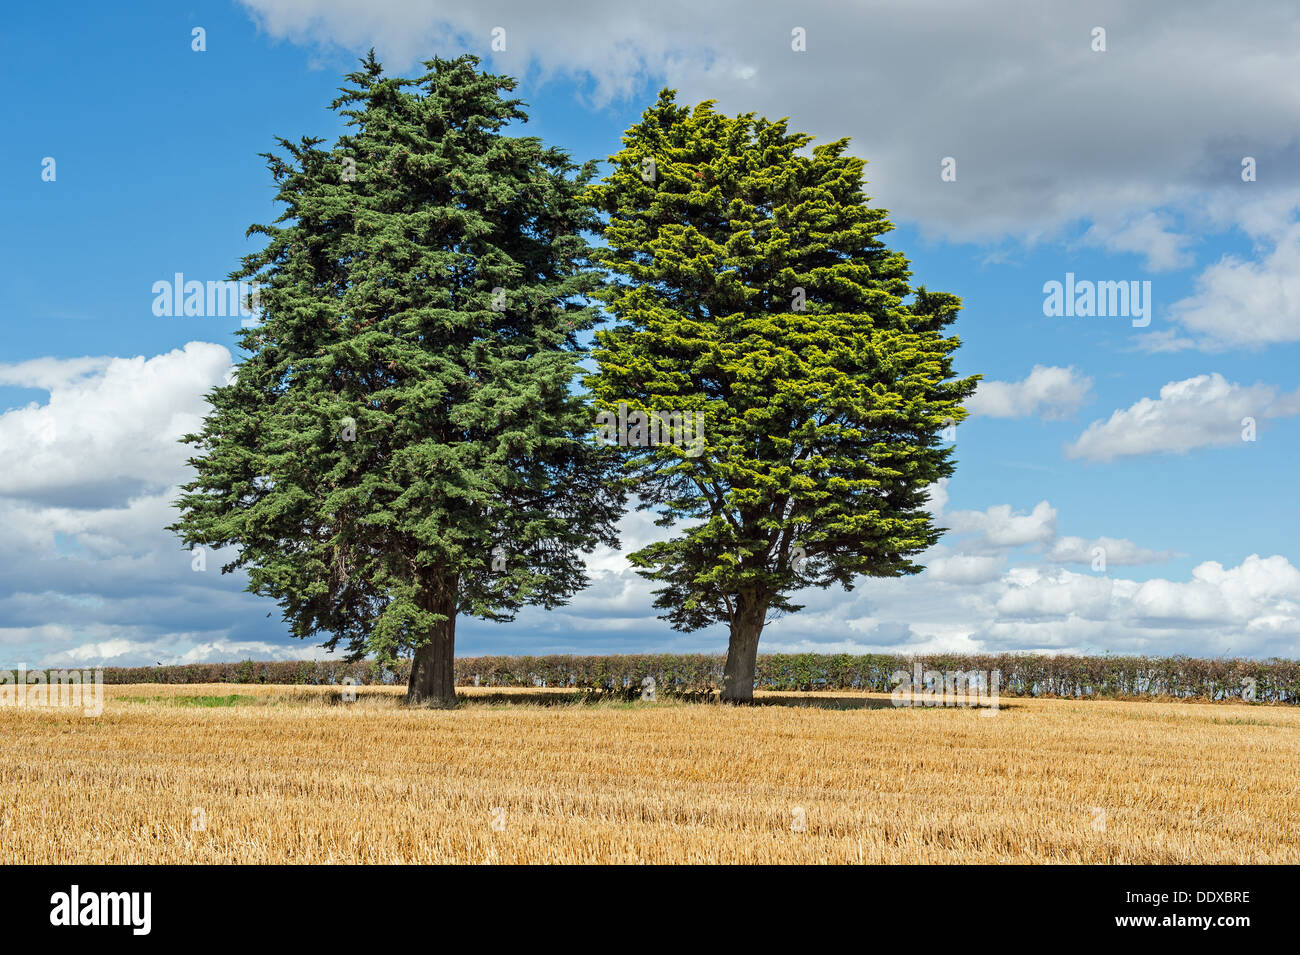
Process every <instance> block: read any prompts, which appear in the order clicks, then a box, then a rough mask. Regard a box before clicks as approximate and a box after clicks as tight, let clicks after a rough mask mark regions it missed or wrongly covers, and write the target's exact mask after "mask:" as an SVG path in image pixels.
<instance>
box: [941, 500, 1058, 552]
mask: <svg viewBox="0 0 1300 955" xmlns="http://www.w3.org/2000/svg"><path fill="white" fill-rule="evenodd" d="M943 522H944V525H945V526H947V527H948V528H949V529H950V530H952V531H953V532H955V533H957V534H978V535H979V536H978V538H977V539H976V542H975V543H974V544H973V545H972V549H981V548H993V549H1008V548H1014V547H1024V546H1025V545H1027V544H1046V543H1048V542H1050V541H1051V540H1052V539H1053V538H1055V537H1056V508H1054V507H1052V505H1051V504H1049V503H1048V502H1047V501H1039V502H1038V503H1037V504H1035V505H1034V509H1033V510H1032V511H1030V512H1029V513H1028V514H1017V513H1016V512H1014V511H1013V510H1012V509H1011V505H1010V504H995V505H994V506H993V507H990V508H987V509H985V510H983V511H953V512H951V513H949V514H945V515H944V517H943Z"/></svg>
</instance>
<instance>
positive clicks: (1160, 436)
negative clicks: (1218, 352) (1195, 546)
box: [1066, 372, 1300, 461]
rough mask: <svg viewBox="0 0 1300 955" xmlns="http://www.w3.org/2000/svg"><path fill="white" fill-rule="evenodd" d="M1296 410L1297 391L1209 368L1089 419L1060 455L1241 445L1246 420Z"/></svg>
mask: <svg viewBox="0 0 1300 955" xmlns="http://www.w3.org/2000/svg"><path fill="white" fill-rule="evenodd" d="M1296 414H1300V391H1296V392H1291V393H1289V394H1284V395H1278V393H1277V389H1275V388H1273V387H1271V386H1267V385H1253V386H1249V387H1245V386H1242V385H1239V384H1236V383H1233V382H1229V381H1228V380H1227V379H1226V378H1224V377H1223V376H1222V375H1220V374H1219V373H1218V372H1214V373H1212V374H1208V375H1197V376H1196V377H1194V378H1187V379H1184V380H1182V381H1171V382H1169V383H1168V384H1167V385H1165V386H1163V387H1162V388H1161V389H1160V397H1159V398H1142V399H1141V400H1139V401H1137V402H1136V403H1134V404H1133V405H1132V406H1130V407H1129V408H1126V409H1121V410H1118V411H1116V412H1115V413H1114V414H1112V415H1111V416H1110V418H1109V419H1107V420H1105V421H1101V420H1098V421H1094V422H1093V423H1092V424H1090V425H1088V427H1087V428H1086V429H1085V430H1084V432H1083V434H1081V435H1079V437H1078V438H1077V439H1076V440H1075V441H1074V442H1073V443H1071V444H1070V445H1068V446H1067V447H1066V454H1067V455H1068V456H1069V457H1071V458H1084V459H1087V460H1091V461H1110V460H1113V459H1115V458H1119V457H1125V456H1130V455H1140V454H1154V453H1158V452H1174V453H1179V454H1182V453H1186V452H1188V451H1192V450H1194V449H1196V448H1205V447H1213V446H1221V445H1231V444H1237V443H1241V441H1242V435H1243V430H1244V429H1246V428H1248V427H1249V423H1248V422H1245V419H1246V418H1252V419H1262V418H1267V417H1291V416H1294V415H1296ZM1256 423H1258V421H1257V422H1256Z"/></svg>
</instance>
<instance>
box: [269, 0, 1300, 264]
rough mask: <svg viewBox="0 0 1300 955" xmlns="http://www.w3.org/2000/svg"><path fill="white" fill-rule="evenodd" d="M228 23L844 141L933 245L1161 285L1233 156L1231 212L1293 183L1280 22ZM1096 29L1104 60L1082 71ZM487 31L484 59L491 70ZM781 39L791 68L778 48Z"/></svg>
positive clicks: (1053, 13) (581, 14) (1298, 167)
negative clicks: (477, 59) (1053, 252)
mask: <svg viewBox="0 0 1300 955" xmlns="http://www.w3.org/2000/svg"><path fill="white" fill-rule="evenodd" d="M244 5H245V7H246V8H247V9H248V10H249V11H250V13H251V15H252V16H253V18H254V20H255V21H256V22H257V23H258V24H259V25H260V26H261V28H262V29H263V30H264V31H265V32H266V33H267V34H268V35H269V36H271V37H272V38H275V39H288V40H291V41H294V42H297V43H300V44H304V45H307V46H308V47H310V48H311V49H312V50H313V53H314V55H315V54H319V53H321V52H322V51H324V52H325V53H326V55H335V54H337V57H336V58H337V59H338V60H339V62H340V64H342V63H343V62H345V61H346V59H347V58H349V57H350V56H351V55H355V54H358V53H361V52H364V50H365V49H366V48H368V47H370V46H375V47H376V48H377V49H378V51H379V52H380V54H381V55H382V56H383V57H385V58H386V59H387V61H388V62H389V63H390V65H391V66H392V67H393V68H395V69H402V70H407V69H410V68H411V67H412V66H414V65H415V64H416V63H417V61H418V60H420V59H423V58H424V57H426V56H429V55H431V54H433V53H438V54H441V55H444V56H446V55H454V54H457V53H459V52H462V51H464V50H469V51H471V52H477V53H479V54H482V55H487V54H489V53H490V54H491V56H492V59H493V63H494V65H495V67H496V68H498V69H501V70H504V71H507V72H511V73H514V74H516V75H527V76H528V77H529V78H530V79H531V80H534V81H536V80H544V79H545V78H547V77H549V76H555V75H564V76H568V77H572V78H574V79H576V80H578V81H579V82H580V83H585V84H586V88H587V90H588V93H589V95H590V97H591V98H592V99H593V100H594V101H596V102H597V103H599V102H604V101H607V100H609V99H610V98H614V97H626V96H629V95H632V94H635V95H642V91H643V88H644V86H645V85H646V84H654V85H657V84H660V83H665V84H667V85H671V86H674V87H677V88H679V89H680V90H681V93H682V98H683V99H684V100H685V101H688V102H696V101H699V100H702V99H716V100H718V102H719V106H720V108H722V109H725V110H728V111H731V112H736V111H749V110H755V111H758V112H760V113H762V114H765V115H767V116H770V117H773V118H776V117H781V116H789V117H790V119H791V121H792V123H793V125H794V126H795V127H796V128H800V129H806V130H808V131H810V132H812V133H814V134H815V135H817V136H819V137H821V138H822V139H834V138H839V137H841V136H845V135H848V136H851V137H853V139H854V149H855V150H856V151H857V153H858V154H860V155H862V156H865V157H866V158H868V159H869V160H870V161H871V166H870V167H869V170H868V176H869V178H870V180H871V191H872V194H873V195H874V196H875V197H876V198H877V199H878V200H879V201H880V202H881V203H882V204H883V205H884V206H885V207H886V208H889V209H891V210H893V211H894V214H895V216H896V217H897V218H899V219H900V220H907V221H911V222H915V223H918V224H920V225H921V226H922V227H923V228H924V229H925V230H926V231H927V232H929V233H933V234H936V235H942V236H945V237H948V238H958V239H973V240H997V239H999V238H1002V237H1011V238H1014V239H1017V240H1024V241H1027V242H1034V241H1037V240H1039V239H1042V238H1045V237H1050V236H1052V235H1054V234H1057V233H1060V232H1061V230H1062V229H1064V228H1066V227H1068V226H1071V225H1072V224H1074V223H1080V222H1087V223H1092V224H1093V225H1092V227H1091V230H1090V231H1086V232H1085V233H1084V242H1085V243H1086V244H1094V245H1100V246H1102V247H1104V248H1108V249H1110V250H1112V251H1121V252H1137V253H1140V254H1143V255H1146V256H1147V258H1148V265H1149V266H1150V267H1151V268H1153V269H1159V268H1169V267H1176V266H1179V265H1183V264H1185V263H1186V261H1187V244H1188V239H1187V236H1188V235H1196V234H1198V232H1200V231H1203V229H1202V228H1201V227H1202V226H1203V225H1204V223H1205V222H1206V221H1208V220H1206V219H1205V210H1206V209H1208V208H1209V207H1210V205H1211V204H1212V203H1211V202H1210V198H1209V197H1213V196H1220V197H1222V201H1221V202H1220V203H1219V204H1218V205H1216V206H1215V208H1220V209H1222V208H1227V207H1230V206H1231V205H1232V204H1233V202H1235V203H1236V204H1237V205H1238V206H1240V205H1242V201H1241V195H1240V192H1241V187H1242V185H1243V184H1242V182H1241V180H1240V173H1241V166H1240V161H1241V158H1242V151H1243V145H1242V144H1249V150H1250V154H1251V155H1252V156H1253V157H1254V158H1255V160H1256V162H1257V163H1258V166H1259V168H1260V169H1261V170H1264V171H1267V175H1263V174H1261V176H1260V180H1259V181H1258V182H1256V183H1252V184H1250V188H1252V189H1253V190H1254V191H1255V192H1254V194H1253V196H1252V198H1260V199H1264V198H1266V197H1269V198H1272V199H1273V200H1274V201H1277V200H1279V199H1280V198H1281V197H1283V196H1285V195H1286V194H1287V190H1289V189H1292V188H1293V187H1294V186H1295V185H1296V184H1297V183H1298V182H1300V154H1298V153H1300V143H1298V142H1297V141H1296V139H1295V137H1294V129H1295V121H1296V118H1297V117H1296V114H1297V110H1296V105H1295V102H1294V97H1293V96H1292V95H1291V92H1290V90H1291V87H1292V76H1293V73H1294V70H1295V66H1296V60H1297V54H1296V50H1297V49H1300V42H1297V41H1298V40H1300V35H1298V34H1300V24H1298V23H1297V21H1296V19H1295V17H1294V11H1293V9H1292V8H1291V6H1290V5H1289V4H1287V3H1285V2H1282V0H1274V2H1261V3H1255V4H1251V5H1249V6H1248V7H1245V8H1243V9H1241V10H1234V11H1233V13H1232V15H1231V16H1226V15H1225V14H1224V13H1223V10H1222V6H1221V5H1219V4H1216V3H1213V2H1211V0H1189V2H1186V3H1182V4H1180V5H1179V9H1178V15H1177V16H1174V17H1171V16H1170V15H1169V14H1168V11H1167V10H1165V9H1164V8H1162V7H1160V6H1158V5H1149V4H1133V3H1125V2H1122V0H1101V2H1100V3H1093V4H1091V5H1089V7H1088V9H1087V11H1086V12H1085V11H1083V10H1077V9H1075V8H1073V7H1071V6H1070V5H1068V4H1064V3H1059V4H1048V5H1045V6H1043V7H1041V9H1037V10H1036V12H1035V15H1034V16H1024V15H1023V9H1022V7H1021V5H1020V4H1018V3H1015V2H1013V0H990V2H988V3H982V4H971V5H954V4H951V3H944V2H940V0H921V2H915V3H907V4H884V5H882V4H842V3H837V2H835V0H809V2H806V3H802V4H800V5H799V6H798V7H797V8H790V9H789V10H788V11H787V12H786V13H784V14H778V15H772V14H770V13H762V14H756V13H755V11H754V9H753V7H752V5H751V4H747V3H742V2H740V0H720V2H717V3H710V4H698V3H692V2H688V0H662V2H659V3H655V4H653V5H637V4H611V3H602V2H597V0H570V2H568V3H554V4H536V3H523V2H519V0H489V2H485V3H474V4H463V3H451V2H447V0H443V2H438V0H387V2H375V3H367V4H357V3H353V2H351V0H244ZM1098 24H1104V25H1105V27H1106V30H1107V43H1108V48H1107V50H1106V52H1104V53H1103V52H1094V51H1093V49H1092V35H1091V31H1092V29H1093V27H1094V26H1096V25H1098ZM498 27H499V28H501V29H503V30H504V31H505V34H504V37H503V38H504V40H505V50H504V51H501V52H496V53H492V52H491V45H492V39H493V30H494V29H495V28H498ZM795 28H800V29H802V30H804V31H805V33H806V40H807V44H806V45H807V50H806V52H795V51H794V50H793V49H792V48H791V33H792V31H793V30H794V29H795ZM498 36H500V34H498ZM917 50H925V51H926V55H925V56H917V55H916V51H917ZM1189 50H1194V51H1196V57H1197V68H1196V70H1194V71H1190V72H1189V71H1188V70H1187V69H1186V62H1187V56H1188V51H1189ZM330 51H333V52H332V53H330ZM343 54H346V56H345V55H343ZM935 63H943V64H944V69H942V70H937V69H935V68H934V64H935ZM827 90H838V91H843V92H844V93H845V95H847V96H849V98H850V99H851V98H852V97H853V96H854V95H856V93H857V92H859V91H871V97H870V99H871V108H870V109H869V110H852V109H848V110H846V109H845V106H844V104H845V101H846V100H845V96H843V95H832V96H828V95H826V94H827ZM904 92H905V94H906V95H902V94H903V93H904ZM1008 104H1013V105H1011V106H1010V107H1009V105H1008ZM611 145H612V144H611ZM945 157H951V158H953V159H955V160H956V161H957V179H956V181H953V182H941V181H940V178H939V168H940V162H941V160H942V159H943V158H945ZM1171 210H1177V214H1176V215H1175V213H1174V212H1172V211H1171ZM1179 217H1181V218H1182V219H1183V220H1189V219H1193V218H1196V217H1199V219H1197V221H1182V222H1181V227H1182V229H1183V232H1182V233H1181V234H1180V233H1179V232H1178V229H1179V226H1180V222H1179Z"/></svg>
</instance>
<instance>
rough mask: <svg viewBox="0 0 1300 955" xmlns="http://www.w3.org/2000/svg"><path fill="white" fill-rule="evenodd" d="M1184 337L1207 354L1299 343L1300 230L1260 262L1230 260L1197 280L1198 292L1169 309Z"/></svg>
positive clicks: (1284, 238)
mask: <svg viewBox="0 0 1300 955" xmlns="http://www.w3.org/2000/svg"><path fill="white" fill-rule="evenodd" d="M1169 318H1170V320H1171V321H1172V322H1173V323H1175V324H1176V325H1178V326H1181V330H1182V331H1184V332H1186V333H1187V334H1186V335H1185V336H1178V337H1177V338H1175V339H1174V344H1175V345H1177V344H1183V345H1187V346H1190V347H1199V348H1205V349H1207V350H1221V349H1223V348H1227V347H1231V346H1249V347H1255V348H1258V347H1260V346H1264V345H1272V344H1281V343H1286V342H1296V341H1300V224H1297V225H1292V226H1291V227H1290V228H1288V229H1287V230H1286V231H1285V233H1284V234H1283V235H1281V236H1280V237H1279V238H1278V239H1277V240H1276V242H1275V243H1274V244H1273V245H1272V247H1271V249H1270V250H1269V251H1267V252H1266V253H1265V254H1264V255H1263V257H1262V258H1261V259H1259V260H1258V261H1250V260H1246V259H1241V258H1239V257H1237V256H1235V255H1226V256H1224V257H1223V258H1222V259H1220V260H1219V261H1218V262H1216V263H1214V264H1213V265H1210V266H1209V267H1207V268H1206V269H1205V270H1204V271H1203V272H1202V273H1201V274H1200V275H1198V276H1197V277H1196V283H1195V291H1194V292H1193V294H1191V295H1189V296H1188V297H1186V298H1183V299H1180V300H1179V301H1177V302H1175V303H1174V304H1173V305H1171V306H1170V308H1169Z"/></svg>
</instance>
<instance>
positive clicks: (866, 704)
mask: <svg viewBox="0 0 1300 955" xmlns="http://www.w3.org/2000/svg"><path fill="white" fill-rule="evenodd" d="M748 705H750V706H787V707H796V708H797V707H803V708H806V707H814V708H816V709H821V710H896V709H897V710H903V709H914V710H954V709H968V710H976V709H978V710H985V709H993V707H991V706H987V705H984V704H981V705H978V706H965V707H962V706H954V705H953V704H947V705H945V706H921V705H906V706H900V705H898V704H896V703H894V701H893V700H891V699H888V698H884V699H882V698H880V697H871V696H805V695H804V694H802V693H775V694H767V695H764V696H756V697H754V700H753V702H752V703H750V704H748ZM996 708H997V709H999V710H1012V709H1015V708H1016V705H1015V704H1011V703H1003V702H1001V701H999V703H998V706H997V707H996Z"/></svg>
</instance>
